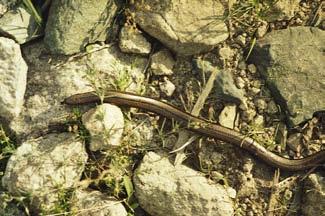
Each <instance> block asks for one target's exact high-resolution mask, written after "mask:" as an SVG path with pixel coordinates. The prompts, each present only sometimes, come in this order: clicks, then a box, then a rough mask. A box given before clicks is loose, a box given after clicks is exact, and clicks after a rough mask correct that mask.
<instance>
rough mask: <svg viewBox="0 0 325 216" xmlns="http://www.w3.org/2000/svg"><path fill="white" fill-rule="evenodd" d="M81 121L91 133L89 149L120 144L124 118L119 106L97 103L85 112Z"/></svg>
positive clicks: (96, 149)
mask: <svg viewBox="0 0 325 216" xmlns="http://www.w3.org/2000/svg"><path fill="white" fill-rule="evenodd" d="M82 122H83V124H84V125H85V127H86V128H87V129H88V130H89V133H90V135H91V142H90V146H89V149H90V150H91V151H98V150H106V149H109V148H111V147H112V146H118V145H120V141H121V138H122V133H123V128H124V118H123V113H122V111H121V109H120V108H119V107H117V106H115V105H111V104H102V105H99V106H97V107H96V108H93V109H90V110H89V111H88V112H87V113H85V114H84V115H83V116H82Z"/></svg>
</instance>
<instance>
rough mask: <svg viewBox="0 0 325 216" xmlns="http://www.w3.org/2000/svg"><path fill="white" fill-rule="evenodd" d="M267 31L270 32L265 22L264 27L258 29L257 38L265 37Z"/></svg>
mask: <svg viewBox="0 0 325 216" xmlns="http://www.w3.org/2000/svg"><path fill="white" fill-rule="evenodd" d="M267 30H268V24H267V22H263V23H262V25H261V26H260V27H258V28H257V31H256V37H257V38H262V37H264V35H265V34H266V32H267Z"/></svg>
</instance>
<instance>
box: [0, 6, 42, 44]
mask: <svg viewBox="0 0 325 216" xmlns="http://www.w3.org/2000/svg"><path fill="white" fill-rule="evenodd" d="M0 32H2V33H5V34H6V35H8V36H10V37H11V38H13V39H15V40H16V41H17V42H18V43H19V44H23V43H25V42H28V41H30V40H32V39H33V38H35V37H38V36H39V35H40V34H42V33H41V29H40V27H39V26H38V25H37V23H36V21H35V19H34V17H33V16H32V15H31V14H30V13H28V12H27V11H26V9H25V8H24V7H18V8H16V9H15V10H11V11H8V12H7V13H6V14H5V15H4V16H3V17H1V19H0Z"/></svg>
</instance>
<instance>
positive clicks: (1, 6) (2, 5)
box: [0, 0, 18, 18]
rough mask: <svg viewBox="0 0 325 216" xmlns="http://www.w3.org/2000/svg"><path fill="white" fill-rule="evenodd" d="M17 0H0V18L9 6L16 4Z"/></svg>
mask: <svg viewBox="0 0 325 216" xmlns="http://www.w3.org/2000/svg"><path fill="white" fill-rule="evenodd" d="M17 2H18V0H0V18H1V16H2V15H4V14H5V13H6V12H7V11H8V10H10V8H12V7H13V6H14V5H16V4H17Z"/></svg>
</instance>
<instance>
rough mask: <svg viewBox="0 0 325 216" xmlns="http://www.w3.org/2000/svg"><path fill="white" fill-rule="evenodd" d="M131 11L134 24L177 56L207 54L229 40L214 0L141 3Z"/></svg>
mask: <svg viewBox="0 0 325 216" xmlns="http://www.w3.org/2000/svg"><path fill="white" fill-rule="evenodd" d="M134 8H135V9H134V10H135V21H136V23H137V24H139V25H140V26H141V28H142V29H143V30H144V31H146V32H147V33H148V34H150V35H151V36H153V37H154V38H157V39H158V40H159V41H160V42H162V43H163V44H164V45H166V46H167V47H169V48H170V49H172V50H173V51H174V52H176V53H178V54H180V55H193V54H197V53H201V52H206V51H209V50H210V49H212V48H213V47H214V46H216V44H218V43H220V42H222V41H224V40H226V39H227V37H228V30H227V26H226V24H225V23H224V8H223V6H222V4H221V3H220V1H217V0H204V1H197V0H191V1H184V0H166V1H160V0H144V1H136V3H135V7H134Z"/></svg>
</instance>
